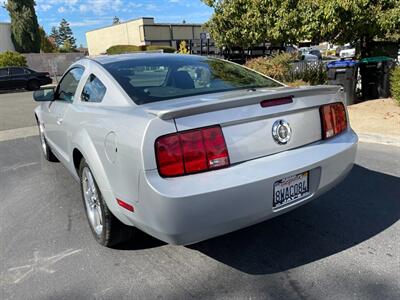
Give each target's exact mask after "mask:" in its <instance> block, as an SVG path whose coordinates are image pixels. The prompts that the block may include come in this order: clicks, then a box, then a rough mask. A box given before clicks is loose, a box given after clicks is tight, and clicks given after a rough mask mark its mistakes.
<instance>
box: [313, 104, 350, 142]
mask: <svg viewBox="0 0 400 300" xmlns="http://www.w3.org/2000/svg"><path fill="white" fill-rule="evenodd" d="M319 111H320V115H321V123H322V138H323V139H329V138H331V137H334V136H336V135H338V134H339V133H341V132H342V131H344V130H345V129H346V128H347V117H346V109H345V107H344V105H343V103H340V102H338V103H332V104H327V105H324V106H321V107H320V109H319Z"/></svg>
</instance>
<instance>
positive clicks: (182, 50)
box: [178, 41, 190, 54]
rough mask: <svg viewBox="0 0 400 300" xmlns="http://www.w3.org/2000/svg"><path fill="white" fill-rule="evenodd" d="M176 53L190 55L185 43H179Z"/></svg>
mask: <svg viewBox="0 0 400 300" xmlns="http://www.w3.org/2000/svg"><path fill="white" fill-rule="evenodd" d="M178 52H179V53H180V54H189V53H190V51H189V49H188V48H187V44H186V41H181V42H180V44H179V50H178Z"/></svg>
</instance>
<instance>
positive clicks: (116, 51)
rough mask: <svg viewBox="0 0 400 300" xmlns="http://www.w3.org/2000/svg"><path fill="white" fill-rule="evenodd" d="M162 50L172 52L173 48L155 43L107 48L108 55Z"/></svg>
mask: <svg viewBox="0 0 400 300" xmlns="http://www.w3.org/2000/svg"><path fill="white" fill-rule="evenodd" d="M157 50H163V51H164V52H165V53H174V52H175V48H173V47H169V46H157V45H149V46H135V45H116V46H111V47H110V48H108V49H107V51H106V52H107V54H108V55H113V54H123V53H131V52H138V51H157Z"/></svg>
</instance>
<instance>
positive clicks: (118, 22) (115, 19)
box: [112, 16, 121, 25]
mask: <svg viewBox="0 0 400 300" xmlns="http://www.w3.org/2000/svg"><path fill="white" fill-rule="evenodd" d="M112 23H113V25H117V24H121V21H120V19H119V18H118V17H117V16H115V17H114V18H113V21H112Z"/></svg>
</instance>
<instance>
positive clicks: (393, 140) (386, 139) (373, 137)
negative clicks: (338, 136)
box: [356, 132, 400, 147]
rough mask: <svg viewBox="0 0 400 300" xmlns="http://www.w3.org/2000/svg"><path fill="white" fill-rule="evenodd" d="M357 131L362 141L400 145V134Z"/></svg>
mask: <svg viewBox="0 0 400 300" xmlns="http://www.w3.org/2000/svg"><path fill="white" fill-rule="evenodd" d="M356 133H357V135H358V140H359V142H361V143H373V144H382V145H389V146H395V147H400V136H395V135H387V134H377V133H374V134H370V133H358V132H356Z"/></svg>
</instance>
